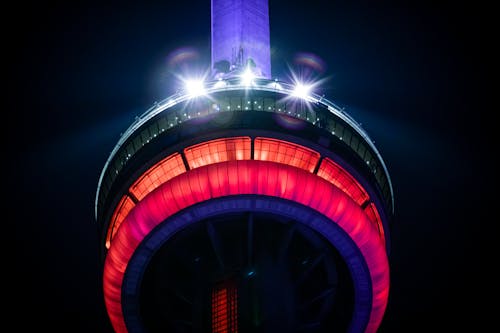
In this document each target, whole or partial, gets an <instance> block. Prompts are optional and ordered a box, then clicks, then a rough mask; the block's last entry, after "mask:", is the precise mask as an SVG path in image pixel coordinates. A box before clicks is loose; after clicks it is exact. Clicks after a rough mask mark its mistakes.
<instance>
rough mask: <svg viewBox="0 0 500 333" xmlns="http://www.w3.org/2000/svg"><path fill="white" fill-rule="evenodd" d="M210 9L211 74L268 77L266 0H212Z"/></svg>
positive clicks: (269, 62) (268, 50) (269, 60)
mask: <svg viewBox="0 0 500 333" xmlns="http://www.w3.org/2000/svg"><path fill="white" fill-rule="evenodd" d="M211 9H212V21H211V26H212V36H211V37H212V38H211V53H212V55H211V58H212V59H211V65H212V67H211V71H212V77H213V78H221V77H230V76H233V75H237V74H238V73H239V72H241V71H243V70H246V69H250V70H251V71H252V72H253V74H254V75H255V76H257V77H262V78H271V50H270V42H269V40H270V37H269V6H268V0H211Z"/></svg>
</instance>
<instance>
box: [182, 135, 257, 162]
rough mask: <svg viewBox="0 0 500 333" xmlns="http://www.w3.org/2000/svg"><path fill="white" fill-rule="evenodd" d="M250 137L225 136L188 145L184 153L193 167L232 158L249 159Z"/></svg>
mask: <svg viewBox="0 0 500 333" xmlns="http://www.w3.org/2000/svg"><path fill="white" fill-rule="evenodd" d="M251 146H252V145H251V139H250V137H235V138H224V139H217V140H212V141H207V142H204V143H200V144H198V145H194V146H191V147H187V148H186V149H184V155H185V156H186V160H187V162H188V164H189V167H190V168H191V169H194V168H198V167H201V166H203V165H208V164H213V163H218V162H225V161H231V160H249V159H250V156H251V152H250V149H251Z"/></svg>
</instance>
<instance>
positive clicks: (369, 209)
mask: <svg viewBox="0 0 500 333" xmlns="http://www.w3.org/2000/svg"><path fill="white" fill-rule="evenodd" d="M365 214H366V215H367V216H368V218H369V219H370V221H372V222H373V224H374V225H376V226H377V229H378V231H379V233H380V237H382V240H383V241H384V242H385V234H384V227H383V225H382V220H381V219H380V215H379V213H378V210H377V207H376V206H375V204H374V203H373V202H370V204H369V205H368V206H366V207H365Z"/></svg>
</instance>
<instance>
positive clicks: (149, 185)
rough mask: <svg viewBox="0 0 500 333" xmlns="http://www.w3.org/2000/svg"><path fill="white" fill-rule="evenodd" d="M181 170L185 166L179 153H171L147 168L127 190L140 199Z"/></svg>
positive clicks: (184, 170)
mask: <svg viewBox="0 0 500 333" xmlns="http://www.w3.org/2000/svg"><path fill="white" fill-rule="evenodd" d="M183 172H186V167H185V166H184V163H183V162H182V157H181V154H179V153H175V154H172V155H170V156H168V157H166V158H164V159H163V160H161V161H160V162H158V163H156V164H155V165H153V166H152V167H151V168H149V170H148V171H146V172H145V173H144V174H143V175H142V176H141V177H140V178H139V179H137V180H136V181H135V183H134V184H132V186H130V188H129V192H130V193H132V194H133V195H134V196H135V197H136V198H137V200H139V201H141V200H142V199H143V198H144V197H145V196H146V195H148V193H150V192H151V191H153V190H154V189H155V188H157V187H158V186H160V185H161V184H163V183H165V182H166V181H168V180H169V179H172V178H174V177H175V176H177V175H180V174H181V173H183Z"/></svg>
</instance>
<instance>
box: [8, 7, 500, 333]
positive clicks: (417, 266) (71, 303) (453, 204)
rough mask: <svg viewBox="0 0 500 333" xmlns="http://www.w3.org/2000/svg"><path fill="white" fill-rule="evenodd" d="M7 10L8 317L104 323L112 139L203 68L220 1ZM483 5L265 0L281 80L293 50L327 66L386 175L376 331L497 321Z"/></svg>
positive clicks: (56, 328)
mask: <svg viewBox="0 0 500 333" xmlns="http://www.w3.org/2000/svg"><path fill="white" fill-rule="evenodd" d="M3 12H4V20H3V22H2V30H3V36H4V37H3V44H4V51H3V52H2V53H3V59H4V71H3V72H4V74H6V75H5V76H4V84H3V87H4V88H3V89H2V90H3V92H4V94H5V96H4V100H6V101H7V103H6V104H5V105H6V108H5V109H4V112H3V114H4V117H3V126H2V128H3V131H2V132H3V134H2V135H4V140H3V143H4V145H3V149H2V150H3V154H2V155H3V157H2V164H3V165H4V167H5V168H6V169H5V171H4V177H5V178H4V179H5V181H4V182H3V186H4V187H3V192H4V193H3V194H4V196H6V197H7V205H6V206H5V207H4V211H5V214H4V216H5V220H4V221H3V223H4V225H6V226H7V228H6V231H4V235H3V236H4V237H3V238H4V239H5V243H7V244H9V246H7V250H6V251H5V256H4V263H3V265H2V266H3V268H2V272H3V275H4V276H7V277H10V278H11V279H12V282H9V283H4V288H3V289H4V293H5V295H7V296H9V297H8V298H4V302H5V303H6V305H7V307H8V308H9V311H8V313H7V314H8V316H7V318H8V319H10V320H12V322H13V324H14V325H15V326H14V327H16V329H14V330H13V331H16V332H22V331H25V330H28V327H31V325H35V327H38V328H39V329H40V330H43V331H50V332H111V331H112V330H111V327H110V324H109V321H108V319H107V315H106V312H105V308H104V304H103V296H102V288H101V269H102V266H101V262H100V258H99V252H98V242H99V231H98V229H97V225H96V222H95V219H94V199H95V192H96V187H97V181H98V178H99V175H100V172H101V170H102V167H103V166H104V163H105V161H106V159H107V157H108V155H109V153H110V152H111V150H112V149H113V147H114V144H115V143H116V142H117V141H118V139H119V134H120V133H121V132H123V131H125V129H126V128H127V127H128V125H130V124H131V123H132V121H133V120H134V117H135V116H137V115H139V114H141V113H142V112H144V111H145V110H146V109H148V108H149V107H150V106H151V105H152V104H153V102H155V101H160V100H162V99H163V98H166V97H167V96H168V95H170V94H172V93H174V92H175V89H176V85H177V84H178V81H177V80H176V79H175V76H174V75H173V73H172V70H178V71H183V70H185V68H184V67H183V66H187V67H190V68H193V69H196V70H199V69H203V68H206V67H208V65H209V60H210V58H209V54H210V53H209V52H210V33H209V31H210V1H208V0H204V1H176V2H170V1H163V2H159V1H155V2H153V3H150V4H139V3H138V2H132V1H125V2H116V3H111V2H106V3H101V2H94V1H87V2H84V3H81V4H75V3H67V4H55V3H52V4H35V5H28V4H26V5H25V6H20V5H18V6H17V7H15V8H13V9H5V10H3ZM489 12H492V9H489V8H485V7H482V6H479V5H474V4H470V3H468V4H463V5H461V4H459V2H450V3H433V4H428V3H424V2H420V1H413V2H408V3H406V4H401V3H399V4H398V3H389V2H385V1H382V2H375V1H373V2H372V1H370V2H366V3H358V2H357V3H352V2H344V1H338V2H337V1H335V2H333V1H332V2H330V1H313V0H309V1H277V0H270V17H271V45H272V54H273V55H272V64H273V76H274V77H278V78H280V79H283V80H286V79H287V74H286V73H288V72H289V69H288V68H289V67H291V68H296V69H297V70H298V71H302V72H304V71H307V68H304V67H303V66H301V65H300V64H299V63H297V62H296V61H295V60H296V55H297V53H299V52H309V53H312V54H315V55H316V56H317V57H319V58H320V59H322V60H323V62H324V66H323V71H320V72H312V74H313V75H314V76H315V77H317V78H321V79H324V81H323V83H322V84H321V86H320V87H318V88H317V92H318V93H320V94H323V93H324V94H325V95H326V97H327V98H328V99H330V100H332V101H334V102H336V103H337V104H339V105H340V106H345V107H346V111H348V112H350V113H351V114H352V115H353V116H354V117H355V118H356V119H357V120H358V121H360V122H362V123H363V126H364V128H365V129H366V130H367V131H368V133H369V134H370V135H371V136H372V138H373V139H374V140H375V141H376V145H377V147H378V149H379V150H380V152H381V154H382V156H383V157H384V159H385V162H386V164H387V166H388V169H389V172H390V174H391V177H392V182H393V186H394V192H395V207H396V212H395V221H394V225H393V230H392V253H391V255H390V261H391V279H392V283H391V291H390V297H389V304H388V308H387V311H386V315H385V318H384V321H383V323H382V326H381V328H380V330H379V332H381V333H387V332H438V331H443V332H449V331H453V330H457V329H460V330H461V331H462V329H463V330H465V331H471V332H478V331H483V329H484V328H485V327H486V323H487V322H488V321H489V318H490V316H491V309H492V308H491V307H490V305H488V304H487V303H485V301H486V300H488V299H492V300H493V301H495V298H494V297H493V295H492V293H493V290H494V289H496V288H494V286H495V284H498V281H497V280H498V279H496V278H495V275H493V273H491V272H489V270H487V269H486V267H489V266H490V265H491V266H494V262H495V261H494V260H491V259H490V257H491V251H492V248H493V239H494V232H493V229H492V228H494V226H495V225H496V224H498V218H497V219H494V218H490V217H489V216H490V213H491V212H493V211H495V206H494V202H493V200H497V199H496V198H495V191H494V188H495V185H494V183H496V179H497V178H498V177H497V176H495V174H494V173H493V171H494V167H495V165H494V162H493V159H494V157H495V155H497V153H498V149H494V148H493V144H492V140H493V138H492V137H493V135H490V134H489V133H491V131H493V132H494V130H495V128H494V123H493V120H492V119H493V118H492V115H490V114H491V113H490V112H492V111H493V112H497V110H496V109H495V108H494V105H491V106H490V105H488V103H487V102H486V100H487V98H488V96H492V92H491V91H492V90H489V89H488V87H489V86H493V85H494V84H493V83H490V81H489V80H488V75H487V73H488V72H489V71H490V70H491V69H492V67H490V65H489V62H488V60H489V59H491V58H492V53H491V52H489V51H488V50H487V47H488V46H490V45H494V44H495V38H493V37H492V27H493V24H492V22H493V21H492V20H490V19H489V18H488V16H489V15H487V14H488V13H489ZM495 37H496V40H497V39H498V36H495ZM5 46H6V47H5ZM186 47H190V48H191V50H194V51H195V52H194V53H193V52H192V53H191V55H193V54H194V55H196V54H197V55H198V56H197V57H193V56H192V57H191V58H189V59H186V61H185V62H183V63H177V67H176V68H172V66H170V67H169V60H172V58H171V57H169V55H171V54H172V52H174V51H175V50H178V49H179V48H186ZM170 65H171V62H170ZM491 77H492V75H491ZM493 96H494V95H493ZM490 200H491V201H490ZM4 202H5V201H4ZM486 202H489V204H486ZM490 202H491V203H490ZM11 229H13V230H12V231H11ZM11 242H12V245H10V244H11ZM12 268H13V269H12Z"/></svg>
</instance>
